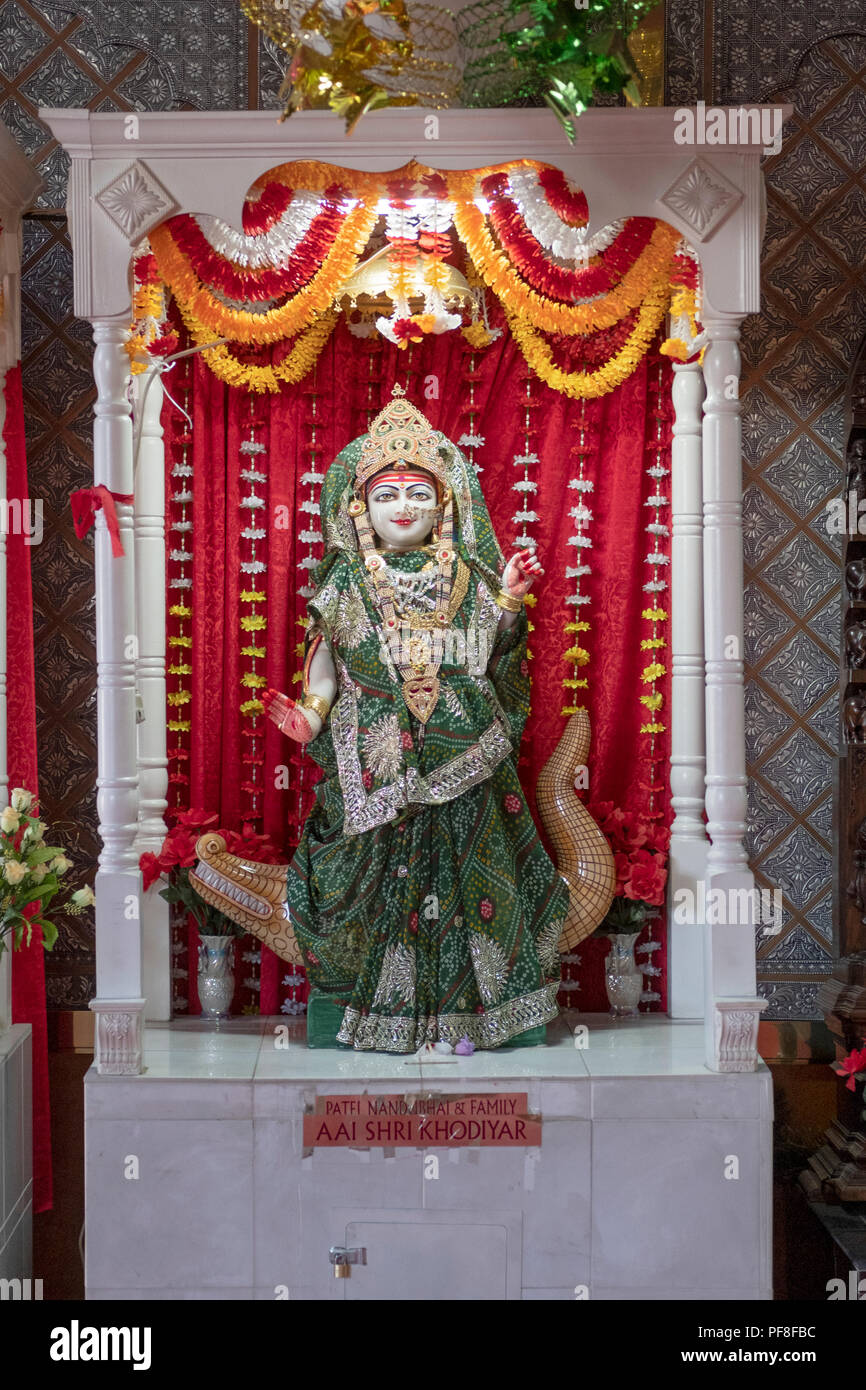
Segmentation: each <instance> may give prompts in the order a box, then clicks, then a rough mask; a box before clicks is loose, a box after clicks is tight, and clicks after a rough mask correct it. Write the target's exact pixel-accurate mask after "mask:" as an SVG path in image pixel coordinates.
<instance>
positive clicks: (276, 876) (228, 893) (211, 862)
mask: <svg viewBox="0 0 866 1390" xmlns="http://www.w3.org/2000/svg"><path fill="white" fill-rule="evenodd" d="M195 852H196V854H197V855H198V863H197V864H196V866H195V868H194V869H192V870H190V875H189V881H190V883H191V884H192V886H193V888H194V889H195V891H196V892H197V893H198V895H199V897H200V898H202V899H203V901H204V902H206V903H209V904H210V905H211V907H215V908H216V909H217V911H218V912H221V913H222V914H223V915H224V916H225V917H228V919H229V921H230V922H236V923H237V924H238V926H239V927H243V929H244V931H248V932H251V933H252V935H253V936H257V937H258V938H259V940H260V941H263V942H264V943H265V945H266V946H270V948H271V950H272V951H275V952H276V954H277V955H278V956H280V957H281V958H282V959H283V960H285V961H288V962H289V964H290V965H303V964H304V958H303V955H302V954H301V948H300V946H299V945H298V943H297V940H296V939H295V933H294V932H293V930H292V927H291V925H290V923H289V920H288V918H287V917H286V915H285V907H286V873H287V865H285V864H257V863H255V862H254V861H253V860H251V859H241V858H239V856H238V855H236V854H229V852H228V850H227V849H226V842H225V840H224V839H223V837H222V835H213V834H210V835H200V836H199V838H198V840H197V842H196V847H195Z"/></svg>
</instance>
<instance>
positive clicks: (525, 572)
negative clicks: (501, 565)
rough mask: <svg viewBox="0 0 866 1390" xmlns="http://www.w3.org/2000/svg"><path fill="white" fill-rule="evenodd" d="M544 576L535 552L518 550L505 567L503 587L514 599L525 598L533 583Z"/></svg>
mask: <svg viewBox="0 0 866 1390" xmlns="http://www.w3.org/2000/svg"><path fill="white" fill-rule="evenodd" d="M543 574H544V570H543V569H542V568H541V565H540V564H539V563H538V560H537V559H536V556H535V551H534V550H518V552H517V554H516V555H513V556H512V558H511V559H510V560H509V561H508V564H507V565H506V566H505V569H504V571H503V574H502V587H503V589H504V590H505V592H506V593H507V594H510V595H511V596H512V598H525V597H526V595H527V594H528V593H529V590H530V588H531V587H532V584H533V582H534V581H535V580H536V579H540V578H541V577H542V575H543Z"/></svg>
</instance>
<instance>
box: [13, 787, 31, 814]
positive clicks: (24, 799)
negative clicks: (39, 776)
mask: <svg viewBox="0 0 866 1390" xmlns="http://www.w3.org/2000/svg"><path fill="white" fill-rule="evenodd" d="M10 801H11V803H12V809H13V811H17V812H18V814H19V815H22V816H26V815H27V812H28V811H29V810H30V807H31V806H32V805H33V793H32V792H29V791H28V790H27V788H26V787H13V788H12V795H11V797H10Z"/></svg>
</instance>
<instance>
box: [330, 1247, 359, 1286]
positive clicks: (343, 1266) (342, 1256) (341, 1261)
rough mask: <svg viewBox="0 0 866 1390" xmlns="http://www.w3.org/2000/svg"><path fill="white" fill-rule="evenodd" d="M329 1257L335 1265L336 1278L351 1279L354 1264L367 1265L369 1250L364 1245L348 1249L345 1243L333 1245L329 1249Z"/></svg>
mask: <svg viewBox="0 0 866 1390" xmlns="http://www.w3.org/2000/svg"><path fill="white" fill-rule="evenodd" d="M328 1259H329V1260H330V1262H331V1264H332V1265H333V1266H334V1278H335V1279H351V1277H352V1265H365V1264H366V1263H367V1251H366V1250H365V1249H364V1247H363V1246H360V1247H359V1248H357V1249H349V1250H347V1249H346V1247H345V1246H343V1245H332V1246H331V1248H330V1250H329V1251H328Z"/></svg>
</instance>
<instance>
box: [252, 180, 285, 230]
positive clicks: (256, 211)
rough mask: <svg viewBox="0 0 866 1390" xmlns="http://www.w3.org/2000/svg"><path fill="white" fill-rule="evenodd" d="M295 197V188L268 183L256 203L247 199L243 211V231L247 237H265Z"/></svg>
mask: <svg viewBox="0 0 866 1390" xmlns="http://www.w3.org/2000/svg"><path fill="white" fill-rule="evenodd" d="M294 196H295V190H294V189H293V188H287V187H286V186H285V184H282V183H266V184H265V186H264V188H263V189H262V191H261V195H260V197H258V198H257V199H256V200H255V202H253V201H252V200H251V199H249V198H248V199H247V201H246V202H245V203H244V210H243V224H242V225H243V229H244V231H245V232H246V234H247V236H263V235H264V233H265V232H269V231H270V230H271V227H274V226H276V224H277V223H278V222H279V220H280V218H281V217H282V215H283V213H284V212H285V211H286V210H287V208H288V207H289V205H290V204H291V201H292V199H293V198H294Z"/></svg>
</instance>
